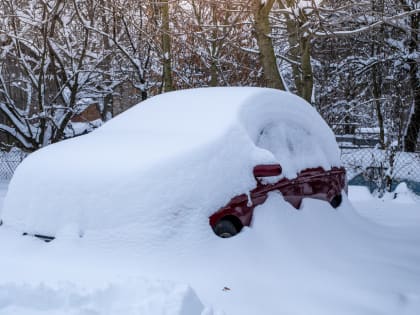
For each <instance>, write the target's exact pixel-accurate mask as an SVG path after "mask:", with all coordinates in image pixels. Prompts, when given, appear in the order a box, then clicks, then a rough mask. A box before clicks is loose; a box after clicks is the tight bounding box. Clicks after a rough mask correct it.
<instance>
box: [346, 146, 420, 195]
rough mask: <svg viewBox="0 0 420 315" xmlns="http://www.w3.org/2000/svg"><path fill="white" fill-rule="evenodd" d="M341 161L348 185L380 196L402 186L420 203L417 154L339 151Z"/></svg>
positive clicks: (355, 150) (377, 150) (357, 148)
mask: <svg viewBox="0 0 420 315" xmlns="http://www.w3.org/2000/svg"><path fill="white" fill-rule="evenodd" d="M341 160H342V162H343V164H344V166H345V167H346V169H347V176H348V179H349V184H350V185H363V186H367V187H368V188H369V189H370V191H371V192H376V193H378V194H379V195H380V196H381V195H382V194H383V193H384V192H386V191H394V190H395V188H396V187H397V186H398V185H399V184H400V183H402V182H404V183H405V184H406V185H407V187H408V188H409V189H410V190H411V191H412V192H414V193H415V194H416V199H417V198H419V199H420V152H418V153H409V152H400V151H395V150H392V149H391V150H380V149H377V148H367V147H364V148H360V147H353V148H349V147H342V148H341Z"/></svg>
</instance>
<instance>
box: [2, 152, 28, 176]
mask: <svg viewBox="0 0 420 315" xmlns="http://www.w3.org/2000/svg"><path fill="white" fill-rule="evenodd" d="M26 156H27V153H25V152H22V151H20V150H11V151H8V152H6V151H0V180H10V179H11V178H12V176H13V173H14V172H15V169H16V167H18V165H19V164H20V163H21V162H22V161H23V159H24V158H25V157H26Z"/></svg>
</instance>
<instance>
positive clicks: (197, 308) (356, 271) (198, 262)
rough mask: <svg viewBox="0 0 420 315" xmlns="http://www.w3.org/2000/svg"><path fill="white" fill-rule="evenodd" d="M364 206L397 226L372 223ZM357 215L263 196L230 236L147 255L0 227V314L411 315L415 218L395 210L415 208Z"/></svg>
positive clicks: (416, 293) (382, 206) (417, 264)
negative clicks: (250, 221) (238, 230)
mask: <svg viewBox="0 0 420 315" xmlns="http://www.w3.org/2000/svg"><path fill="white" fill-rule="evenodd" d="M352 192H354V191H353V190H352V189H350V198H353V197H357V196H355V195H353V196H352ZM356 199H358V200H360V199H361V198H356ZM397 199H398V198H397ZM372 205H375V206H376V207H377V208H378V210H377V212H378V213H379V212H381V213H382V217H383V218H385V217H388V218H389V220H392V218H395V217H398V216H399V217H400V219H401V220H400V221H399V224H398V225H397V224H395V225H394V226H392V227H390V226H388V225H380V224H377V223H375V216H374V215H372V214H371V213H372V212H376V211H371V210H372V207H371V206H372ZM358 206H359V207H360V208H359V209H358V210H357V211H355V209H354V208H353V207H352V205H351V204H350V203H349V202H348V200H347V198H344V201H343V204H342V205H341V206H340V207H339V208H338V209H333V208H331V207H330V206H329V204H328V203H325V202H322V201H319V200H312V199H304V201H303V205H302V208H301V210H300V211H297V210H295V209H294V208H293V207H291V206H290V205H289V204H288V203H287V202H285V201H284V200H283V199H282V197H281V195H280V194H277V193H272V194H270V196H269V199H268V200H267V202H266V203H265V204H264V205H261V206H259V207H257V209H256V211H255V215H254V220H253V224H252V226H251V227H250V228H245V229H244V230H243V231H242V232H241V233H240V234H239V235H237V236H236V237H233V238H231V239H220V238H218V237H216V236H214V237H212V238H208V239H206V240H201V241H200V242H196V241H195V240H194V238H193V235H188V236H189V237H187V238H185V239H184V240H178V242H177V243H176V244H174V243H168V244H166V246H165V248H164V249H163V250H162V249H159V250H158V249H156V248H155V250H153V251H145V248H144V247H143V246H142V243H143V241H142V240H138V239H130V240H124V241H121V240H118V239H111V238H109V237H106V236H104V237H103V238H99V237H97V238H92V237H90V236H89V235H87V237H84V238H70V237H64V236H62V237H59V238H57V239H56V240H54V241H53V242H51V243H44V242H42V241H40V240H37V239H35V238H32V237H28V236H26V237H23V236H21V235H20V234H19V233H17V232H16V231H15V230H14V229H12V228H9V227H5V226H2V227H0V246H1V248H2V257H1V259H0V314H1V315H4V314H12V313H13V312H14V313H13V314H20V315H33V314H37V315H38V314H43V315H56V314H72V315H73V314H78V315H82V314H83V315H87V314H89V315H91V314H95V315H99V314H145V315H155V314H158V315H160V314H167V315H169V314H170V315H178V314H182V315H197V314H199V315H200V314H201V315H213V314H214V315H216V314H217V315H219V314H220V315H222V314H224V315H256V314H265V315H278V314H296V315H307V314H311V315H336V314H340V315H342V314H343V315H346V314H349V315H372V314H381V315H395V314H404V315H417V314H418V311H419V309H420V253H419V251H418V248H419V246H420V237H419V233H418V229H419V227H420V221H419V222H418V224H417V225H414V226H412V225H411V224H412V223H413V222H412V218H411V219H410V218H409V217H405V215H404V213H405V212H412V214H413V215H414V213H417V218H420V212H419V210H418V209H419V207H418V203H417V204H415V205H411V204H407V203H404V204H399V206H398V208H396V207H394V203H393V201H391V200H378V199H372V200H371V201H369V202H360V203H358ZM409 207H411V208H410V209H411V210H410V211H408V210H409ZM373 210H375V209H373ZM406 210H407V211H406ZM359 213H363V216H362V215H360V214H359ZM404 217H405V220H403V218H404ZM184 232H185V230H184ZM174 245H175V246H174ZM160 279H162V280H160ZM183 310H185V312H183Z"/></svg>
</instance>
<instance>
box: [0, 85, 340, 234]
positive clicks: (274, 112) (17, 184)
mask: <svg viewBox="0 0 420 315" xmlns="http://www.w3.org/2000/svg"><path fill="white" fill-rule="evenodd" d="M266 163H280V164H281V165H282V168H283V174H282V176H285V177H288V178H291V177H294V176H296V174H297V172H299V171H300V170H302V169H305V168H309V167H318V166H322V167H323V168H324V169H330V168H331V167H332V166H339V165H340V156H339V150H338V147H337V144H336V142H335V138H334V135H333V133H332V132H331V130H330V129H329V127H328V126H327V124H326V123H325V122H324V121H323V120H322V118H321V117H320V116H319V114H318V113H317V112H316V111H315V110H314V109H313V108H312V107H311V106H310V105H309V104H308V103H306V102H305V101H304V100H302V99H301V98H299V97H297V96H294V95H292V94H289V93H285V92H281V91H278V90H272V89H263V88H239V87H238V88H204V89H192V90H184V91H177V92H171V93H166V94H163V95H159V96H156V97H153V98H151V99H149V100H147V101H145V102H142V103H141V104H138V105H137V106H134V107H133V108H131V109H130V110H128V111H127V112H125V113H123V114H121V115H119V116H118V117H116V118H114V119H112V120H111V121H109V122H107V123H105V124H104V125H103V126H102V127H100V128H98V129H97V130H95V131H94V132H92V133H90V134H88V135H86V136H82V137H78V138H73V139H70V140H67V141H63V142H61V143H57V144H53V145H50V146H48V147H46V148H43V149H41V150H39V151H37V152H35V153H33V154H31V155H30V156H29V157H28V158H26V159H25V160H24V161H23V163H22V164H21V165H20V166H19V167H18V169H17V170H16V172H15V175H14V177H13V179H12V181H11V183H10V186H9V191H8V194H7V196H6V199H5V203H4V209H3V213H2V215H1V218H2V220H3V223H4V224H5V225H6V226H12V227H14V228H16V229H18V230H21V231H25V232H28V233H38V234H44V235H60V233H64V234H66V235H68V234H69V233H70V234H74V235H79V236H82V235H85V234H87V233H90V232H92V231H101V233H103V232H104V231H105V230H109V231H112V233H114V232H115V233H121V231H124V233H128V234H131V235H132V233H134V235H135V236H136V238H137V239H138V238H140V239H141V238H145V239H147V240H149V241H151V242H159V241H165V240H167V239H168V238H171V237H174V235H176V234H177V233H178V231H182V233H184V234H185V233H187V234H188V233H191V234H192V235H193V236H194V238H199V237H200V236H201V237H208V235H212V232H211V229H210V228H209V226H208V216H209V215H211V214H212V213H214V212H215V211H217V210H218V209H219V208H220V207H221V206H223V205H224V204H226V203H227V202H228V201H229V200H230V199H231V198H232V197H233V196H235V195H238V194H240V193H244V192H247V191H249V190H250V189H252V188H254V187H255V179H254V178H253V176H252V169H253V167H254V166H255V165H257V164H266ZM115 229H118V232H116V231H115ZM200 233H201V234H200ZM184 236H185V235H184Z"/></svg>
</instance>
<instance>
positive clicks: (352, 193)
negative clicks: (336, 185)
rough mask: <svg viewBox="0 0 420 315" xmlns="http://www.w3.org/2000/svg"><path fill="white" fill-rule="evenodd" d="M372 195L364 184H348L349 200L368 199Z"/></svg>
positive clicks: (370, 198) (371, 197)
mask: <svg viewBox="0 0 420 315" xmlns="http://www.w3.org/2000/svg"><path fill="white" fill-rule="evenodd" d="M373 198H374V197H373V196H372V194H371V193H370V191H369V188H367V187H365V186H352V185H350V186H349V199H350V200H351V201H368V200H372V199H373Z"/></svg>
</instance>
